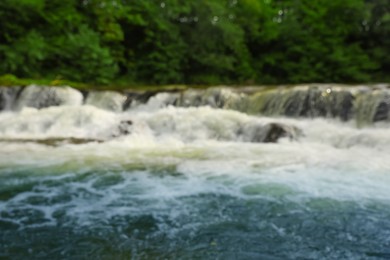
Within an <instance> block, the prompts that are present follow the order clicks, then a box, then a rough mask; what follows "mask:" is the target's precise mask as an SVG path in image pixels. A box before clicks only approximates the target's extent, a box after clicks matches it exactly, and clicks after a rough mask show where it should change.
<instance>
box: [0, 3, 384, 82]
mask: <svg viewBox="0 0 390 260" xmlns="http://www.w3.org/2000/svg"><path fill="white" fill-rule="evenodd" d="M389 30H390V14H389V4H388V0H332V1H329V0H207V1H206V0H196V1H195V0H192V1H188V0H158V1H156V0H143V1H141V0H122V1H120V0H114V1H113V0H83V1H81V0H67V1H63V0H2V1H0V61H1V62H0V75H3V74H13V75H16V76H17V77H22V78H32V79H64V80H73V81H78V82H90V83H98V84H107V83H114V82H126V83H129V84H157V85H160V84H172V83H174V84H281V83H304V82H345V83H353V82H384V81H387V82H388V81H389V80H390V78H389V73H388V72H389V71H390V69H389V66H390V59H389V57H390V52H389V48H390V47H389V46H390V43H389V41H390V39H389Z"/></svg>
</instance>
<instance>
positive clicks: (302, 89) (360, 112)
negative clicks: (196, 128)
mask: <svg viewBox="0 0 390 260" xmlns="http://www.w3.org/2000/svg"><path fill="white" fill-rule="evenodd" d="M83 99H84V100H83ZM83 103H84V104H86V105H91V106H95V107H98V108H101V109H105V110H109V111H113V112H121V111H122V110H126V111H132V110H137V111H140V110H143V111H151V110H158V109H160V108H163V107H168V106H176V107H201V106H209V107H212V108H220V109H229V110H236V111H240V112H243V113H247V114H251V115H263V116H283V117H293V118H299V117H306V118H317V117H324V118H337V119H339V120H341V121H349V120H355V121H356V123H357V125H358V126H364V125H367V124H371V123H374V122H378V121H389V120H390V115H389V114H390V112H389V111H390V89H389V86H387V85H374V86H347V85H331V84H311V85H297V86H277V87H243V88H228V87H212V88H208V89H187V90H184V91H183V90H182V91H172V92H132V91H124V92H123V93H119V92H114V91H89V92H87V93H86V95H84V96H83V94H82V93H81V92H80V91H78V90H76V89H72V88H70V87H42V86H35V85H31V86H28V87H25V88H4V87H3V88H0V110H12V109H14V110H20V109H22V108H24V107H32V108H37V109H41V108H45V107H50V106H62V105H71V106H74V105H81V104H83Z"/></svg>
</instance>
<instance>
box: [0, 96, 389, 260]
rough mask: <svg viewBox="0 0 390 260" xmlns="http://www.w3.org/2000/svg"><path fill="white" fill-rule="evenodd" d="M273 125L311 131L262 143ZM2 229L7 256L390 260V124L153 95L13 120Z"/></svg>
mask: <svg viewBox="0 0 390 260" xmlns="http://www.w3.org/2000/svg"><path fill="white" fill-rule="evenodd" d="M164 100H167V99H166V97H165V98H164ZM99 102H100V101H99ZM156 104H157V105H156ZM271 122H272V123H276V124H282V125H287V126H291V127H294V129H299V130H300V131H299V134H298V135H297V136H296V137H294V138H289V137H281V138H279V139H278V140H277V142H265V143H264V142H254V141H253V140H254V139H253V131H254V130H253V129H262V128H261V127H260V128H256V127H255V126H264V125H267V124H269V123H271ZM254 127H255V128H254ZM256 131H261V130H256ZM251 135H252V137H251ZM0 231H1V232H0V258H5V259H388V258H390V249H389V248H390V132H389V122H388V121H386V120H385V121H381V122H376V123H372V124H370V125H365V126H363V127H362V126H360V125H359V124H357V123H356V121H354V120H348V121H345V120H341V119H340V118H330V117H310V118H307V117H306V118H302V117H299V118H297V117H294V118H288V117H286V116H283V115H282V116H280V115H278V116H273V115H271V116H270V115H266V116H265V115H262V116H261V115H256V114H249V113H245V112H243V111H234V110H232V109H228V108H220V107H212V106H196V107H195V106H187V107H178V106H172V105H169V104H166V105H163V106H162V105H161V102H156V100H152V99H150V100H149V102H148V103H146V104H138V105H136V106H133V107H131V108H129V109H126V110H124V111H117V110H115V109H111V110H108V109H103V108H102V107H99V106H94V105H92V104H88V103H86V102H84V104H78V105H77V104H76V105H75V104H65V105H60V106H48V107H43V108H39V109H38V108H34V107H27V106H24V107H22V108H20V107H19V109H18V110H8V111H3V112H2V113H0Z"/></svg>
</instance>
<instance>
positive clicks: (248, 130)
mask: <svg viewBox="0 0 390 260" xmlns="http://www.w3.org/2000/svg"><path fill="white" fill-rule="evenodd" d="M241 132H242V134H243V136H244V137H243V139H244V141H247V142H254V143H276V142H278V140H279V139H280V138H286V137H287V138H289V139H290V140H297V139H298V137H299V136H300V135H302V131H301V130H300V129H299V128H297V127H295V126H289V125H286V124H281V123H268V124H265V125H259V124H257V125H249V126H245V127H244V129H243V130H242V131H241Z"/></svg>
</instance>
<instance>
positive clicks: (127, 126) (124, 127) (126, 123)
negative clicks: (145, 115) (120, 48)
mask: <svg viewBox="0 0 390 260" xmlns="http://www.w3.org/2000/svg"><path fill="white" fill-rule="evenodd" d="M132 126H133V121H131V120H129V119H127V120H121V121H120V122H119V125H118V127H117V128H116V129H115V130H114V132H113V134H112V135H111V137H114V138H115V137H119V136H123V135H129V134H131V132H132Z"/></svg>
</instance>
